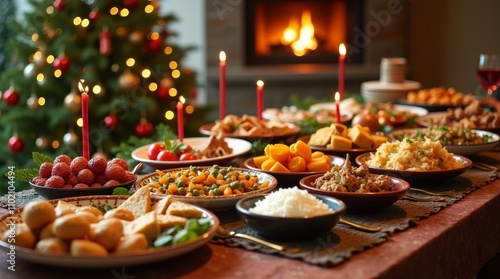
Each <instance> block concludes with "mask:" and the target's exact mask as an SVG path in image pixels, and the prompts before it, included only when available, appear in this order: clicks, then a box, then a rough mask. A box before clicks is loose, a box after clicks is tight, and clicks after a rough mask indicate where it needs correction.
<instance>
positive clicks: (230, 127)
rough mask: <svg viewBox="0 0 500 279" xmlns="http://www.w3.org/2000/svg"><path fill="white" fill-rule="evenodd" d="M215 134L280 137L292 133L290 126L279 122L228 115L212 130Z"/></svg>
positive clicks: (247, 116) (249, 116)
mask: <svg viewBox="0 0 500 279" xmlns="http://www.w3.org/2000/svg"><path fill="white" fill-rule="evenodd" d="M211 132H213V133H223V134H232V135H235V136H255V137H256V136H280V135H285V134H287V133H289V132H291V129H290V127H289V126H287V125H286V124H285V123H283V122H281V121H279V120H269V121H266V120H259V119H258V118H257V117H255V116H251V115H246V114H245V115H243V116H242V117H241V118H240V117H238V116H236V115H232V114H231V115H227V116H226V117H224V119H222V120H221V121H218V122H217V123H215V125H214V126H213V127H212V128H211Z"/></svg>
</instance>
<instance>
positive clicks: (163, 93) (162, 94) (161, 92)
mask: <svg viewBox="0 0 500 279" xmlns="http://www.w3.org/2000/svg"><path fill="white" fill-rule="evenodd" d="M168 90H170V89H169V88H168V87H165V86H160V87H159V88H158V90H156V96H157V97H158V98H159V99H161V100H165V99H168V97H170V95H169V94H168Z"/></svg>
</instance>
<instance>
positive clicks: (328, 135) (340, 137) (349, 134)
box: [308, 123, 387, 150]
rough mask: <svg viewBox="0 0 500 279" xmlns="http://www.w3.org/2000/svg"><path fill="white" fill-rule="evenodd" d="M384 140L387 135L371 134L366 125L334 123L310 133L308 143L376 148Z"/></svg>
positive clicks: (328, 146) (345, 148) (332, 147)
mask: <svg viewBox="0 0 500 279" xmlns="http://www.w3.org/2000/svg"><path fill="white" fill-rule="evenodd" d="M386 141H387V137H385V136H382V135H375V134H373V133H372V131H371V130H370V128H369V127H367V126H361V125H359V124H358V125H355V126H354V127H350V128H348V127H347V126H345V125H342V124H338V123H334V124H332V125H330V126H328V127H324V128H321V129H319V130H317V131H316V132H315V133H314V134H312V135H311V137H310V139H309V142H308V144H309V145H312V146H319V147H326V148H331V149H338V150H349V149H356V148H359V149H376V148H377V147H379V146H380V145H381V144H382V143H384V142H386Z"/></svg>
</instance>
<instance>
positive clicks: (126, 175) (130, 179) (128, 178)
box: [120, 171, 135, 183]
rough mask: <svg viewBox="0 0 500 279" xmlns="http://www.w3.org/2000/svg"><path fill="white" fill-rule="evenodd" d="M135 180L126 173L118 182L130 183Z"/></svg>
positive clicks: (130, 174)
mask: <svg viewBox="0 0 500 279" xmlns="http://www.w3.org/2000/svg"><path fill="white" fill-rule="evenodd" d="M134 179H135V174H133V173H131V172H129V171H127V172H126V174H125V176H124V177H123V179H122V180H120V181H121V182H122V183H126V182H130V181H132V180H134Z"/></svg>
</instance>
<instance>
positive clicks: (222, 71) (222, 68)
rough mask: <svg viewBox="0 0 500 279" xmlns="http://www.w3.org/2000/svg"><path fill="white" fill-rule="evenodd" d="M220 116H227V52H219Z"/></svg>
mask: <svg viewBox="0 0 500 279" xmlns="http://www.w3.org/2000/svg"><path fill="white" fill-rule="evenodd" d="M219 60H220V62H219V118H220V119H221V120H222V119H224V117H226V53H225V52H224V51H221V52H220V53H219Z"/></svg>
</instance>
